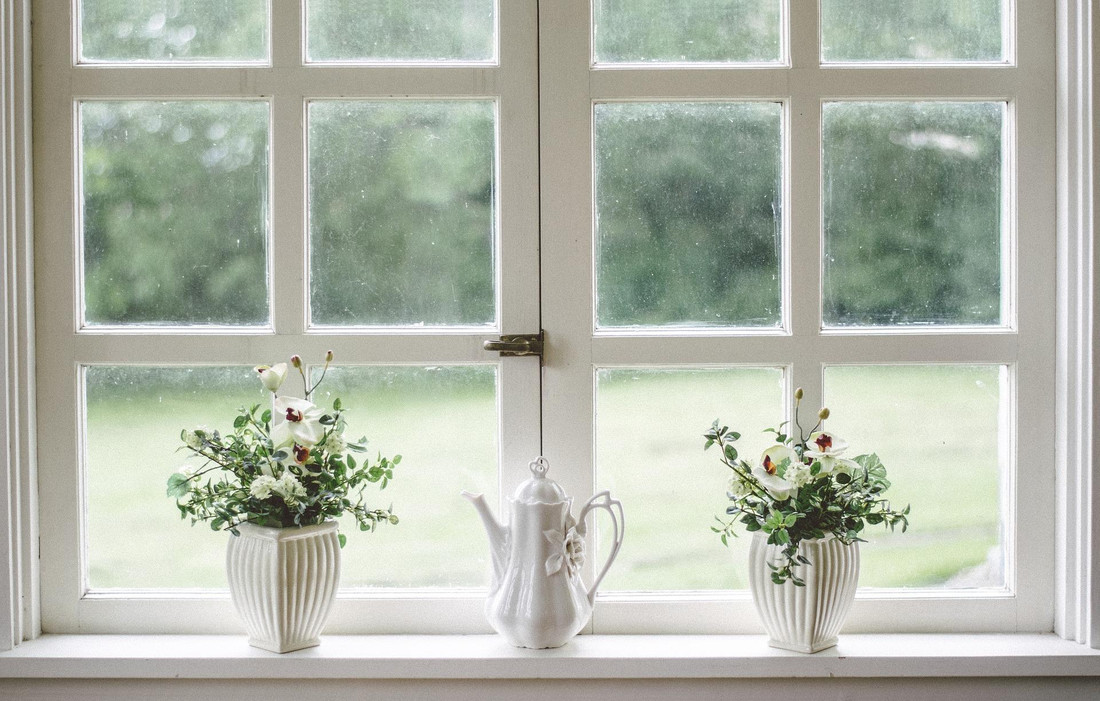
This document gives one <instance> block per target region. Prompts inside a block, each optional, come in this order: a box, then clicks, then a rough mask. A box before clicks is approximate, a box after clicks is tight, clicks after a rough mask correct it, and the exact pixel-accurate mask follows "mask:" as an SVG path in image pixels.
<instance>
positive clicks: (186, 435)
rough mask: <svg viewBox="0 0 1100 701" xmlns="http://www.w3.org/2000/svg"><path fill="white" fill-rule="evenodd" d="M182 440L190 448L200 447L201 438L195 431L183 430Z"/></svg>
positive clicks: (197, 448) (196, 448)
mask: <svg viewBox="0 0 1100 701" xmlns="http://www.w3.org/2000/svg"><path fill="white" fill-rule="evenodd" d="M183 442H184V443H185V444H186V445H187V447H188V448H190V449H191V450H199V449H200V448H202V438H200V437H199V434H198V433H196V432H195V431H188V430H185V431H184V432H183Z"/></svg>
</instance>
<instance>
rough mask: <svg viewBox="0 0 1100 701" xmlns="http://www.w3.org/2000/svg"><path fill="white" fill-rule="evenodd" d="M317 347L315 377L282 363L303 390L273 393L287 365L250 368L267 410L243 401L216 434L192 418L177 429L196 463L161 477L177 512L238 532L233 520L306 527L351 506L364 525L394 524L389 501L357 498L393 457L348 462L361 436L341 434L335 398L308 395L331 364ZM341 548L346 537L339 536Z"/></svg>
mask: <svg viewBox="0 0 1100 701" xmlns="http://www.w3.org/2000/svg"><path fill="white" fill-rule="evenodd" d="M332 357H333V356H332V351H329V352H328V353H327V354H326V355H325V366H324V370H323V371H322V373H321V377H320V378H319V379H318V380H317V382H316V383H314V384H313V385H310V383H309V381H308V380H307V379H306V375H305V371H304V370H303V369H302V359H301V358H300V357H299V356H297V355H295V356H293V357H291V359H290V364H291V366H293V367H294V368H296V369H297V370H298V373H299V374H300V375H301V376H302V385H303V388H304V390H305V392H304V398H298V397H289V396H283V395H280V394H279V389H280V387H281V386H282V384H283V381H284V380H285V379H286V375H287V372H288V371H287V364H286V363H278V364H276V365H272V366H268V365H260V366H258V367H256V368H255V370H256V372H257V374H258V375H259V379H260V382H262V383H263V385H264V387H266V388H267V390H268V391H270V392H271V394H272V398H273V402H272V408H271V409H264V410H263V411H261V410H260V405H258V404H257V405H254V406H251V407H247V408H244V407H242V408H241V409H240V410H239V413H238V415H237V417H236V418H235V419H234V420H233V430H232V432H230V433H227V434H224V435H223V434H222V433H220V432H218V431H216V430H212V429H209V428H206V427H204V426H200V427H198V428H194V429H184V430H183V431H182V432H181V433H180V438H181V440H182V441H183V446H182V447H181V450H187V451H190V453H191V455H190V456H189V457H190V458H194V459H197V460H198V461H200V462H199V463H198V464H197V465H193V464H189V465H185V466H184V467H182V468H180V470H179V471H178V472H176V473H174V474H172V475H171V476H170V477H169V478H168V496H170V497H175V498H176V506H177V507H178V508H179V510H180V518H187V517H188V516H190V517H191V524H192V525H194V524H195V523H198V522H199V521H209V522H210V527H211V528H212V529H213V530H215V531H217V530H228V531H230V532H231V533H233V534H234V535H240V533H239V532H238V530H237V526H239V525H240V524H242V523H246V522H247V523H254V524H256V525H259V526H272V527H277V528H287V527H292V526H310V525H315V524H319V523H322V522H324V521H325V520H326V519H328V518H335V517H337V516H340V515H342V514H345V513H347V514H350V515H351V516H353V517H354V518H355V520H356V522H357V523H358V524H359V529H360V530H363V531H368V530H374V529H375V527H376V526H377V525H378V524H380V523H391V524H396V523H397V522H398V519H397V516H396V515H394V513H393V508H392V506H391V507H390V508H388V509H370V508H368V507H367V506H366V505H365V504H364V503H363V491H364V490H365V489H366V487H367V485H368V484H378V485H379V488H380V489H385V487H386V485H387V484H388V482H389V480H390V479H392V478H393V469H394V467H395V466H396V465H397V464H398V463H400V462H401V456H400V455H396V456H394V457H393V458H392V459H390V458H385V457H382V456H381V455H379V456H378V457H377V458H376V459H375V461H374V462H371V461H370V460H366V459H363V460H362V461H360V460H357V459H356V458H355V457H354V456H353V455H352V453H364V452H366V444H367V439H366V438H360V439H359V440H358V441H355V442H350V441H348V440H347V439H345V438H344V430H345V428H346V422H345V419H344V409H343V407H342V406H341V404H340V399H339V398H336V399H334V400H333V402H332V409H331V410H325V409H322V408H320V407H318V406H317V405H315V404H314V403H313V402H311V401H310V395H311V394H312V393H313V391H314V390H316V389H317V387H318V386H319V385H320V384H321V382H322V381H323V380H324V378H325V374H326V373H327V372H328V368H329V364H330V363H331V362H332ZM339 539H340V546H341V547H343V545H344V543H345V542H346V538H345V536H344V535H343V534H340V536H339Z"/></svg>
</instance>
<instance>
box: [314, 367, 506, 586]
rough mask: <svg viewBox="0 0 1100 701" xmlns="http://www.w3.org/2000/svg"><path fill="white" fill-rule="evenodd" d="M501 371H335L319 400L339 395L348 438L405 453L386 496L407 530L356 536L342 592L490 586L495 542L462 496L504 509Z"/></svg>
mask: <svg viewBox="0 0 1100 701" xmlns="http://www.w3.org/2000/svg"><path fill="white" fill-rule="evenodd" d="M496 385H497V379H496V365H473V366H432V367H397V366H361V367H337V368H335V369H332V370H329V372H328V376H327V377H326V378H325V381H324V384H322V385H321V389H320V390H319V391H318V392H317V394H315V395H314V401H316V402H318V403H321V404H331V398H332V397H340V398H341V401H342V402H343V405H344V407H345V409H347V413H346V414H345V415H346V417H347V419H348V429H347V435H349V436H355V437H356V438H358V437H359V436H362V435H366V436H367V438H368V439H369V441H370V443H369V448H370V454H371V455H374V454H377V453H378V452H381V453H382V455H386V456H391V457H392V456H393V455H394V454H400V455H401V457H402V460H401V464H400V465H398V466H397V468H396V469H395V471H394V478H393V481H392V482H390V484H389V486H387V487H386V489H385V491H383V492H377V493H376V496H373V497H371V498H372V499H374V500H375V501H376V502H377V503H378V504H380V505H382V506H389V505H390V504H391V503H392V504H393V509H394V513H396V514H397V515H398V516H399V517H400V519H401V522H400V523H399V524H397V525H396V526H387V527H379V530H377V531H375V532H374V533H359V532H357V531H354V530H353V529H354V524H353V523H343V524H342V526H341V528H342V529H343V531H344V532H346V533H348V544H347V547H345V548H344V551H343V552H344V559H343V562H344V564H343V574H342V575H341V580H340V582H341V586H343V587H481V586H487V585H488V582H489V542H488V540H487V539H486V537H485V534H484V528H483V527H482V525H481V521H480V519H479V518H478V515H477V512H476V511H475V510H474V508H473V507H472V506H471V505H470V504H469V502H467V501H466V500H465V499H463V498H462V497H461V496H460V493H461V492H462V490H466V491H469V492H474V493H484V494H485V498H486V500H487V501H488V502H489V504H491V505H493V506H494V510H495V505H496V504H497V502H498V497H497V494H498V490H497V482H498V480H497V465H498V464H499V463H500V460H499V446H498V443H497V435H498V431H497V426H498V420H497V401H496Z"/></svg>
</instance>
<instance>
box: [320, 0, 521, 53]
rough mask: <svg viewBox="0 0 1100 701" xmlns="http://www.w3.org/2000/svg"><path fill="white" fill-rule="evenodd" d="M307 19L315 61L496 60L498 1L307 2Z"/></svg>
mask: <svg viewBox="0 0 1100 701" xmlns="http://www.w3.org/2000/svg"><path fill="white" fill-rule="evenodd" d="M505 1H507V0H505ZM306 13H307V14H306V23H307V35H308V36H307V40H308V48H307V52H308V55H309V60H310V61H338V62H344V61H351V62H354V61H393V62H403V61H404V62H407V61H431V62H435V61H491V60H493V59H494V58H495V57H496V7H495V3H494V0H461V2H455V0H307V2H306Z"/></svg>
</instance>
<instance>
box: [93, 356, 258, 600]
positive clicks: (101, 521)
mask: <svg viewBox="0 0 1100 701" xmlns="http://www.w3.org/2000/svg"><path fill="white" fill-rule="evenodd" d="M85 377H86V383H87V385H86V391H87V395H86V396H87V418H86V420H87V433H86V450H87V454H86V460H87V462H86V467H85V469H86V485H85V486H86V489H87V513H86V516H85V518H86V522H87V529H88V531H87V533H88V536H87V537H88V549H87V552H88V572H87V576H88V586H89V588H91V589H113V588H147V587H154V588H155V587H225V586H226V581H225V541H226V538H228V537H230V536H229V535H228V534H226V533H220V532H215V531H212V530H210V528H209V527H208V526H206V525H205V524H198V525H196V526H194V527H192V526H191V525H190V521H184V520H181V519H180V514H179V511H178V510H177V509H176V506H175V504H174V503H173V501H172V500H171V499H170V498H168V497H167V496H165V491H164V490H165V482H166V481H167V480H168V476H169V475H170V474H172V472H174V471H175V470H176V469H178V468H179V467H180V466H182V465H188V466H190V465H193V464H194V461H191V460H187V461H185V458H186V455H185V454H184V453H183V452H179V451H177V448H179V446H180V431H181V430H183V429H184V428H193V427H196V426H201V425H205V426H209V427H210V428H212V429H218V430H220V431H226V430H228V429H230V428H231V427H232V422H233V418H234V417H235V416H236V410H237V408H238V407H241V406H251V405H252V404H257V403H260V402H264V401H267V398H268V397H270V396H271V395H270V394H269V393H268V392H267V390H265V389H264V388H263V387H262V386H261V385H260V383H259V382H257V381H256V373H255V372H253V371H252V368H246V367H197V368H165V367H104V366H93V367H89V368H87V369H86V375H85ZM120 534H125V537H119V536H120Z"/></svg>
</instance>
